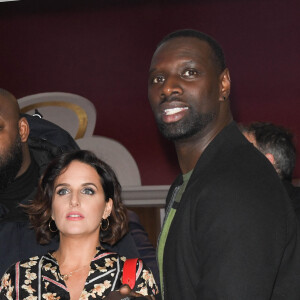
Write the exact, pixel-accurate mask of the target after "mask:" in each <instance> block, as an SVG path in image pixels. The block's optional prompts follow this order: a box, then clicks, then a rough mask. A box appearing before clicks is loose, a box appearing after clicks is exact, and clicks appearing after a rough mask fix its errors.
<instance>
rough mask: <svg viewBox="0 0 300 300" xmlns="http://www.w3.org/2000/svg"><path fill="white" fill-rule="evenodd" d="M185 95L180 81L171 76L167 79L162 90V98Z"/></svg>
mask: <svg viewBox="0 0 300 300" xmlns="http://www.w3.org/2000/svg"><path fill="white" fill-rule="evenodd" d="M182 93H183V89H182V87H181V85H180V82H179V80H178V79H177V78H176V77H175V76H170V77H168V78H166V79H165V81H164V83H163V88H162V90H161V97H169V96H171V95H174V94H175V95H176V94H179V95H181V94H182Z"/></svg>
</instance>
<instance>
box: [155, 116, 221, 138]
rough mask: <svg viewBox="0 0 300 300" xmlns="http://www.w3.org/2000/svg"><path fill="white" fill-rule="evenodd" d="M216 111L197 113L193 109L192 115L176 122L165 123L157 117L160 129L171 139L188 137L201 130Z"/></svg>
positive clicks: (211, 119) (212, 118)
mask: <svg viewBox="0 0 300 300" xmlns="http://www.w3.org/2000/svg"><path fill="white" fill-rule="evenodd" d="M215 116H216V113H214V112H210V113H206V114H196V113H194V112H193V111H191V113H190V115H189V116H188V117H186V118H183V119H181V120H179V121H177V122H174V123H164V122H163V121H162V120H161V119H158V118H156V122H157V125H158V129H159V131H160V132H161V133H162V134H163V136H164V137H165V138H167V139H168V140H171V141H178V140H184V139H187V138H189V137H191V136H193V135H195V134H196V133H198V132H201V131H202V130H203V129H204V128H205V127H206V126H207V125H208V124H209V123H210V122H211V121H213V120H214V118H215Z"/></svg>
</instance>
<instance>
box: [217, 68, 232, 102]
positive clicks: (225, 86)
mask: <svg viewBox="0 0 300 300" xmlns="http://www.w3.org/2000/svg"><path fill="white" fill-rule="evenodd" d="M229 94H230V74H229V70H228V69H227V68H226V69H225V70H224V71H223V72H222V73H221V75H220V99H219V100H220V101H226V100H227V99H228V97H229Z"/></svg>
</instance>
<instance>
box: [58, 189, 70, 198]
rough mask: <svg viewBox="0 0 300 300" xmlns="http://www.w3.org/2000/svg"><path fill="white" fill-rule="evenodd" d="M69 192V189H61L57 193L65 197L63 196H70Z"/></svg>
mask: <svg viewBox="0 0 300 300" xmlns="http://www.w3.org/2000/svg"><path fill="white" fill-rule="evenodd" d="M69 192H70V191H69V190H68V189H66V188H62V189H59V190H58V191H57V194H58V195H60V196H63V195H67V194H69Z"/></svg>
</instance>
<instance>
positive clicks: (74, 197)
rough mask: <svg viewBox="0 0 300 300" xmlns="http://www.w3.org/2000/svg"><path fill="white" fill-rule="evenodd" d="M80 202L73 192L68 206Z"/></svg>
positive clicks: (76, 204) (73, 205)
mask: <svg viewBox="0 0 300 300" xmlns="http://www.w3.org/2000/svg"><path fill="white" fill-rule="evenodd" d="M79 204H80V200H79V197H78V195H77V194H73V195H72V197H71V199H70V206H71V207H77V206H79Z"/></svg>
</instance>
